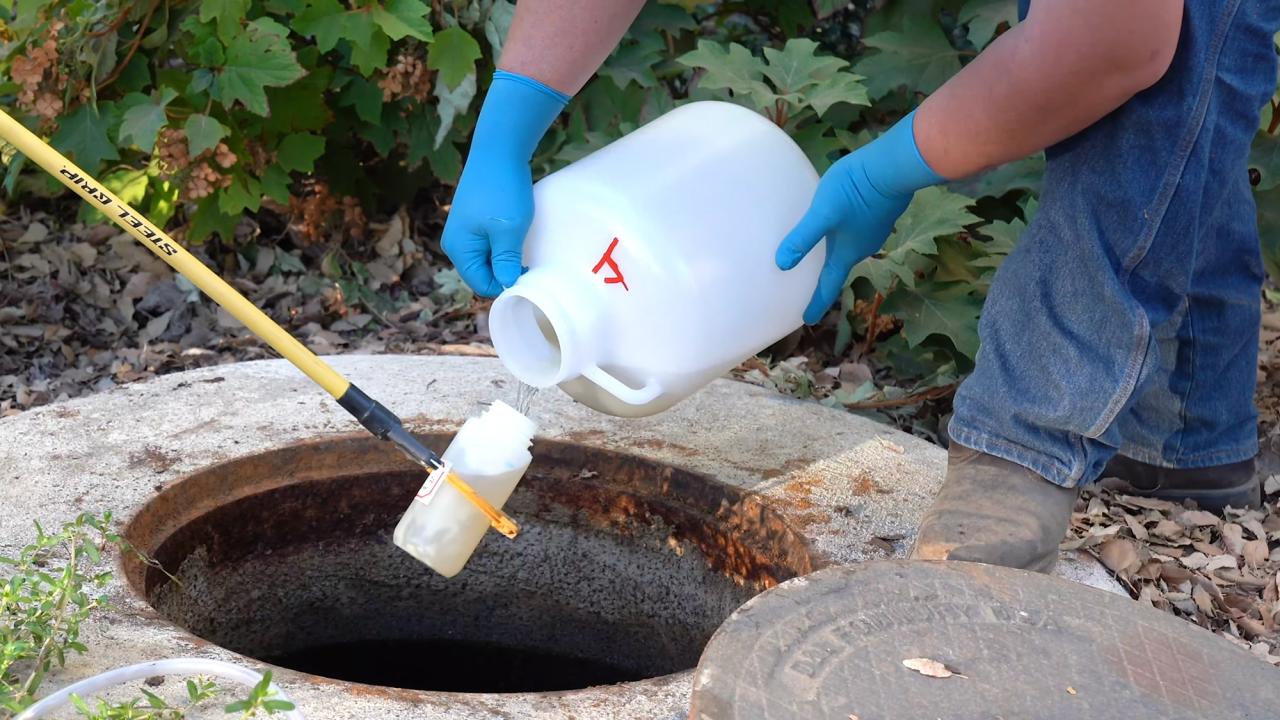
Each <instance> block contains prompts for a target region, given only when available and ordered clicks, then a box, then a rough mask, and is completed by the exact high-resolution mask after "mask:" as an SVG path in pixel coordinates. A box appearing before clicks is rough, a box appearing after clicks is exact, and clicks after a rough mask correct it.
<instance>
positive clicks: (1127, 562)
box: [1098, 538, 1139, 579]
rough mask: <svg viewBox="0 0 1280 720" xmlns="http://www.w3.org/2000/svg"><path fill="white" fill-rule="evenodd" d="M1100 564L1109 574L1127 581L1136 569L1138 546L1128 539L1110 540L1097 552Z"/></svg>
mask: <svg viewBox="0 0 1280 720" xmlns="http://www.w3.org/2000/svg"><path fill="white" fill-rule="evenodd" d="M1098 555H1099V559H1101V560H1102V564H1103V565H1106V566H1107V569H1108V570H1110V571H1111V572H1113V573H1115V574H1117V575H1119V576H1120V577H1123V578H1125V579H1128V578H1129V576H1130V575H1132V574H1133V572H1134V571H1135V570H1137V569H1138V564H1139V560H1138V546H1137V545H1135V544H1134V542H1133V541H1132V540H1130V539H1128V538H1112V539H1111V540H1108V541H1106V542H1105V543H1103V544H1102V548H1101V549H1100V550H1099V551H1098Z"/></svg>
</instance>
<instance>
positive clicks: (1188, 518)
mask: <svg viewBox="0 0 1280 720" xmlns="http://www.w3.org/2000/svg"><path fill="white" fill-rule="evenodd" d="M1178 522H1180V523H1182V524H1183V525H1185V526H1187V527H1192V526H1197V527H1217V526H1218V524H1219V523H1221V522H1222V518H1220V517H1218V516H1217V515H1214V514H1213V513H1211V512H1209V511H1207V510H1187V511H1186V512H1184V513H1182V514H1181V515H1179V516H1178Z"/></svg>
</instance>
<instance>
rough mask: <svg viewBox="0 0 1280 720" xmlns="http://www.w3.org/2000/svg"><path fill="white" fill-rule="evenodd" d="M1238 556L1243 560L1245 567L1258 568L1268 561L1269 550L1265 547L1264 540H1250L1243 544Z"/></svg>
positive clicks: (1265, 542)
mask: <svg viewBox="0 0 1280 720" xmlns="http://www.w3.org/2000/svg"><path fill="white" fill-rule="evenodd" d="M1240 554H1241V556H1242V557H1243V558H1244V564H1245V565H1248V566H1249V567H1251V568H1259V567H1262V566H1263V565H1265V564H1266V563H1267V562H1268V561H1269V560H1270V557H1271V550H1270V549H1269V548H1268V547H1267V541H1266V540H1250V541H1249V542H1247V543H1245V544H1244V548H1243V549H1242V550H1241V553H1240Z"/></svg>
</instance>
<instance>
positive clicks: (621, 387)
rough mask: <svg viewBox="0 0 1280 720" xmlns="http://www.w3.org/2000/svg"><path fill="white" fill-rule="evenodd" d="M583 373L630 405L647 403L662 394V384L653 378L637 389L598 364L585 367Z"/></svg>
mask: <svg viewBox="0 0 1280 720" xmlns="http://www.w3.org/2000/svg"><path fill="white" fill-rule="evenodd" d="M582 375H583V377H585V378H587V379H588V380H590V381H591V382H593V383H595V384H596V385H599V386H600V387H601V388H603V389H604V390H605V391H606V392H608V393H609V394H610V395H613V396H614V397H616V398H618V399H619V400H621V401H622V402H624V403H627V404H628V405H646V404H648V403H650V402H652V401H653V400H654V399H655V398H657V397H658V396H659V395H661V394H662V386H660V385H659V384H658V383H657V382H655V381H653V380H650V381H648V382H647V383H645V385H644V387H642V388H640V389H638V390H637V389H636V388H633V387H630V386H629V385H627V384H626V383H624V382H622V381H621V380H619V379H618V378H616V377H614V376H612V375H610V374H609V373H607V372H605V371H604V370H603V369H601V368H600V367H599V366H598V365H591V366H589V367H587V368H585V369H584V370H583V371H582Z"/></svg>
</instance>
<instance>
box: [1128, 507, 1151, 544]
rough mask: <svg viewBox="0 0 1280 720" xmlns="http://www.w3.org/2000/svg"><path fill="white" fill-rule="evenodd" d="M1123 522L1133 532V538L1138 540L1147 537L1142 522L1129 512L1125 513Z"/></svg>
mask: <svg viewBox="0 0 1280 720" xmlns="http://www.w3.org/2000/svg"><path fill="white" fill-rule="evenodd" d="M1124 523H1125V524H1126V525H1128V526H1129V532H1131V533H1133V536H1134V537H1135V538H1137V539H1139V540H1146V539H1147V529H1146V528H1145V527H1143V525H1142V522H1141V521H1140V520H1138V518H1135V517H1134V516H1132V515H1130V514H1129V513H1125V514H1124Z"/></svg>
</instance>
